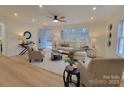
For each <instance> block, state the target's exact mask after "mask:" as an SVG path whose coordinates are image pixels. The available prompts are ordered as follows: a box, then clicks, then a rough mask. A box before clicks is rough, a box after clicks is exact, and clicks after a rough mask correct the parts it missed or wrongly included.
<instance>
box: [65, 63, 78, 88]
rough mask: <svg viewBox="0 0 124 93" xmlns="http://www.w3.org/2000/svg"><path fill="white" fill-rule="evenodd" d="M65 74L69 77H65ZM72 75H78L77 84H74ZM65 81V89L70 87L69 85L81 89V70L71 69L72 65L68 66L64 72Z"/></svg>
mask: <svg viewBox="0 0 124 93" xmlns="http://www.w3.org/2000/svg"><path fill="white" fill-rule="evenodd" d="M65 73H67V77H65ZM72 75H76V78H77V82H76V83H75V82H72ZM63 81H64V86H65V87H69V83H74V84H75V85H76V87H80V69H79V68H73V69H70V65H68V66H66V67H65V70H64V72H63Z"/></svg>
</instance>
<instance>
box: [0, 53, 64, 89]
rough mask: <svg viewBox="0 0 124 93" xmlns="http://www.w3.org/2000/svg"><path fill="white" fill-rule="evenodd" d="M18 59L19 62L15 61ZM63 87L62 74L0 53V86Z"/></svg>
mask: <svg viewBox="0 0 124 93" xmlns="http://www.w3.org/2000/svg"><path fill="white" fill-rule="evenodd" d="M17 61H19V62H17ZM41 86H42V87H63V79H62V76H59V75H57V74H54V73H51V72H49V71H46V70H44V69H42V68H39V67H37V66H34V65H32V64H30V63H27V62H25V61H24V60H23V61H22V60H19V59H17V60H13V59H11V58H9V57H5V56H2V55H0V87H41Z"/></svg>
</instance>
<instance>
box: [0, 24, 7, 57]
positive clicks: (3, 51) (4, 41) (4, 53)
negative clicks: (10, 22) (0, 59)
mask: <svg viewBox="0 0 124 93" xmlns="http://www.w3.org/2000/svg"><path fill="white" fill-rule="evenodd" d="M0 26H1V34H2V35H1V40H2V55H6V54H7V53H6V36H5V35H6V33H5V25H4V24H3V23H0Z"/></svg>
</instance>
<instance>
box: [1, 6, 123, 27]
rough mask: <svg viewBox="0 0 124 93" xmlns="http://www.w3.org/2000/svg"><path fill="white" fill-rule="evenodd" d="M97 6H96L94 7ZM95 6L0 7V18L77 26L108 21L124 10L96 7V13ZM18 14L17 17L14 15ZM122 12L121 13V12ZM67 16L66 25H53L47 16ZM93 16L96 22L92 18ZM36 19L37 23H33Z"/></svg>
mask: <svg viewBox="0 0 124 93" xmlns="http://www.w3.org/2000/svg"><path fill="white" fill-rule="evenodd" d="M94 6H95V5H94ZM94 6H93V5H92V6H90V5H44V6H43V7H42V8H40V7H39V6H37V5H16V6H14V5H11V6H2V5H1V6H0V17H3V18H11V19H16V20H18V21H21V22H25V23H32V24H34V23H35V24H39V25H43V24H44V23H45V24H47V25H50V26H51V25H52V26H53V25H58V24H59V25H63V24H76V23H87V22H91V21H107V20H108V19H109V18H110V17H112V15H115V14H116V13H118V12H119V11H118V10H120V9H124V6H116V5H109V6H107V5H105V6H100V5H99V6H98V5H97V6H96V8H97V9H96V11H93V10H92V7H94ZM15 12H16V13H18V16H17V17H15V16H14V15H13V13H15ZM120 12H121V11H120ZM53 15H58V16H65V17H66V20H67V22H66V23H60V22H59V23H53V22H52V21H51V20H50V19H49V18H47V17H46V16H53ZM91 16H93V17H94V20H91V19H90V17H91ZM33 18H35V19H36V22H34V23H33V22H32V19H33Z"/></svg>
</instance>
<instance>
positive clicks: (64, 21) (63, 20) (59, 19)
mask: <svg viewBox="0 0 124 93" xmlns="http://www.w3.org/2000/svg"><path fill="white" fill-rule="evenodd" d="M58 21H60V22H67V21H66V20H60V19H59V20H58Z"/></svg>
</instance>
